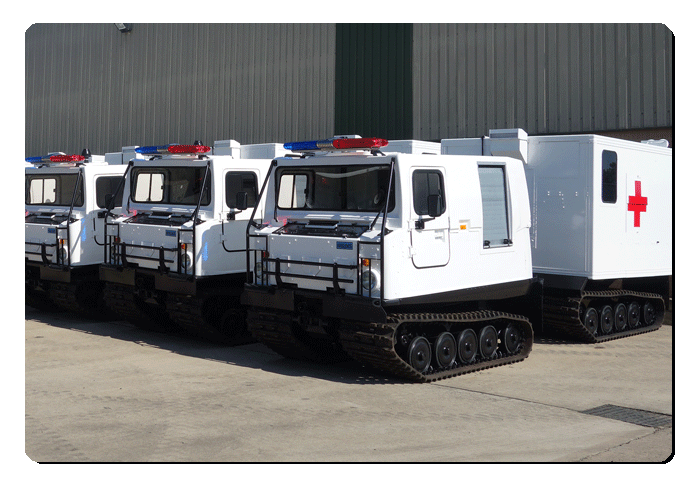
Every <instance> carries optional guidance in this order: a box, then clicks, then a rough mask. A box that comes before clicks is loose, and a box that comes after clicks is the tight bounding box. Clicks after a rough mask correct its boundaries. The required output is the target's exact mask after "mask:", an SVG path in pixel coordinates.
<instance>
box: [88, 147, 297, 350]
mask: <svg viewBox="0 0 700 480" xmlns="http://www.w3.org/2000/svg"><path fill="white" fill-rule="evenodd" d="M210 150H211V148H210V147H208V146H204V145H201V144H195V145H162V146H149V147H139V148H137V149H136V151H137V152H138V153H140V154H142V155H143V156H144V157H145V160H143V161H138V160H137V161H133V162H130V163H129V169H128V171H127V173H126V174H125V179H126V188H125V190H124V197H123V200H122V204H123V208H124V212H125V215H122V216H113V215H109V220H108V222H107V225H106V229H105V250H104V264H103V265H102V267H101V269H100V278H101V279H102V280H104V281H105V282H106V288H105V293H106V296H105V299H106V301H107V303H108V304H109V306H110V307H111V308H112V309H113V310H115V311H117V312H119V313H120V314H121V315H123V316H124V317H125V318H127V319H129V320H130V321H132V322H133V323H135V324H136V325H139V326H142V327H145V328H149V329H156V330H171V329H178V330H180V329H184V330H185V331H187V332H190V333H194V334H197V335H200V336H203V337H207V338H210V339H215V340H218V341H223V342H227V343H243V342H247V341H250V335H249V333H248V332H247V329H246V324H245V310H244V309H242V307H241V306H240V304H239V301H238V295H239V294H240V291H242V288H243V282H244V279H245V275H246V265H247V261H246V247H245V229H246V226H247V225H248V221H249V220H250V219H251V214H252V212H253V209H252V208H251V207H253V206H254V205H255V204H256V202H257V196H258V192H259V191H260V187H261V182H262V177H263V176H264V174H265V172H266V171H267V170H268V168H269V165H270V161H271V159H272V158H273V157H275V156H276V155H278V154H279V153H280V152H281V151H283V150H282V146H281V145H278V144H261V145H244V146H240V144H239V143H238V142H236V141H233V140H223V141H217V142H215V145H214V149H213V152H212V154H209V152H210Z"/></svg>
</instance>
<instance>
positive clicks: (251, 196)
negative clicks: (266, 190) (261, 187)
mask: <svg viewBox="0 0 700 480" xmlns="http://www.w3.org/2000/svg"><path fill="white" fill-rule="evenodd" d="M238 192H245V193H247V194H248V203H247V206H248V207H254V206H255V204H256V203H257V201H258V177H257V176H256V175H255V173H253V172H228V173H227V174H226V206H227V207H228V208H236V195H238Z"/></svg>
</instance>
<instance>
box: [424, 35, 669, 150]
mask: <svg viewBox="0 0 700 480" xmlns="http://www.w3.org/2000/svg"><path fill="white" fill-rule="evenodd" d="M413 38H414V52H413V101H414V105H413V108H414V124H413V136H414V138H419V139H423V140H430V139H440V138H449V137H452V138H454V137H465V136H469V137H474V136H481V135H485V134H488V130H489V129H490V128H515V127H519V128H523V129H524V130H526V131H527V132H528V133H529V134H544V133H571V132H592V131H605V130H624V129H643V128H657V127H671V126H672V119H673V103H672V102H673V33H672V32H671V31H670V30H668V29H667V28H666V27H664V26H663V25H646V24H645V25H640V24H566V25H558V24H545V25H536V24H507V25H465V24H458V25H454V24H439V25H428V24H417V25H415V29H414V33H413Z"/></svg>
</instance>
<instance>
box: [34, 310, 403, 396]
mask: <svg viewBox="0 0 700 480" xmlns="http://www.w3.org/2000/svg"><path fill="white" fill-rule="evenodd" d="M25 321H32V322H40V323H43V324H46V325H50V326H52V327H56V328H64V329H68V330H74V331H78V332H82V333H86V334H90V335H99V336H102V337H109V338H114V339H116V340H121V341H125V342H132V343H136V344H138V345H141V346H144V347H147V348H158V349H162V350H167V351H169V352H172V353H174V354H176V355H185V356H188V357H194V358H201V359H203V360H209V361H214V362H222V363H226V364H230V365H236V366H242V367H246V368H255V369H259V370H264V371H267V372H270V373H275V374H278V375H285V376H292V377H314V378H318V379H322V380H327V381H330V382H338V383H347V384H377V385H387V384H408V383H412V382H409V381H407V380H404V379H401V378H397V377H392V376H390V375H387V374H385V373H383V372H380V371H378V370H375V369H372V368H368V367H365V366H363V365H361V364H360V363H358V362H355V361H353V360H348V361H342V362H338V363H332V364H319V363H314V362H310V361H308V362H307V361H302V360H294V359H289V358H285V357H283V356H281V355H279V354H277V353H276V352H274V351H272V350H270V349H269V348H267V347H266V346H264V345H263V344H261V343H257V342H254V343H249V344H245V345H238V346H230V345H224V344H220V343H215V342H213V341H208V340H205V339H202V338H199V337H195V336H189V335H187V334H184V333H160V332H154V331H149V330H144V329H141V328H138V327H136V326H134V325H132V324H131V323H129V322H127V321H125V320H121V321H115V320H109V319H107V320H103V321H100V320H96V319H93V318H85V317H80V316H77V315H74V314H71V313H67V312H49V313H47V312H43V311H41V310H36V309H34V308H32V307H28V306H27V307H26V308H25Z"/></svg>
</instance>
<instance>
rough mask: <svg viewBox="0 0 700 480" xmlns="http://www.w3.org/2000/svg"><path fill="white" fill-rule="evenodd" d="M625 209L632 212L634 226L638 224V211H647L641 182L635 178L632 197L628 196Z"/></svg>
mask: <svg viewBox="0 0 700 480" xmlns="http://www.w3.org/2000/svg"><path fill="white" fill-rule="evenodd" d="M629 198H630V200H629V203H628V204H627V211H628V212H634V226H635V227H638V226H639V217H640V215H639V214H640V213H642V212H646V211H647V197H642V182H641V181H640V180H635V182H634V197H629Z"/></svg>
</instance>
